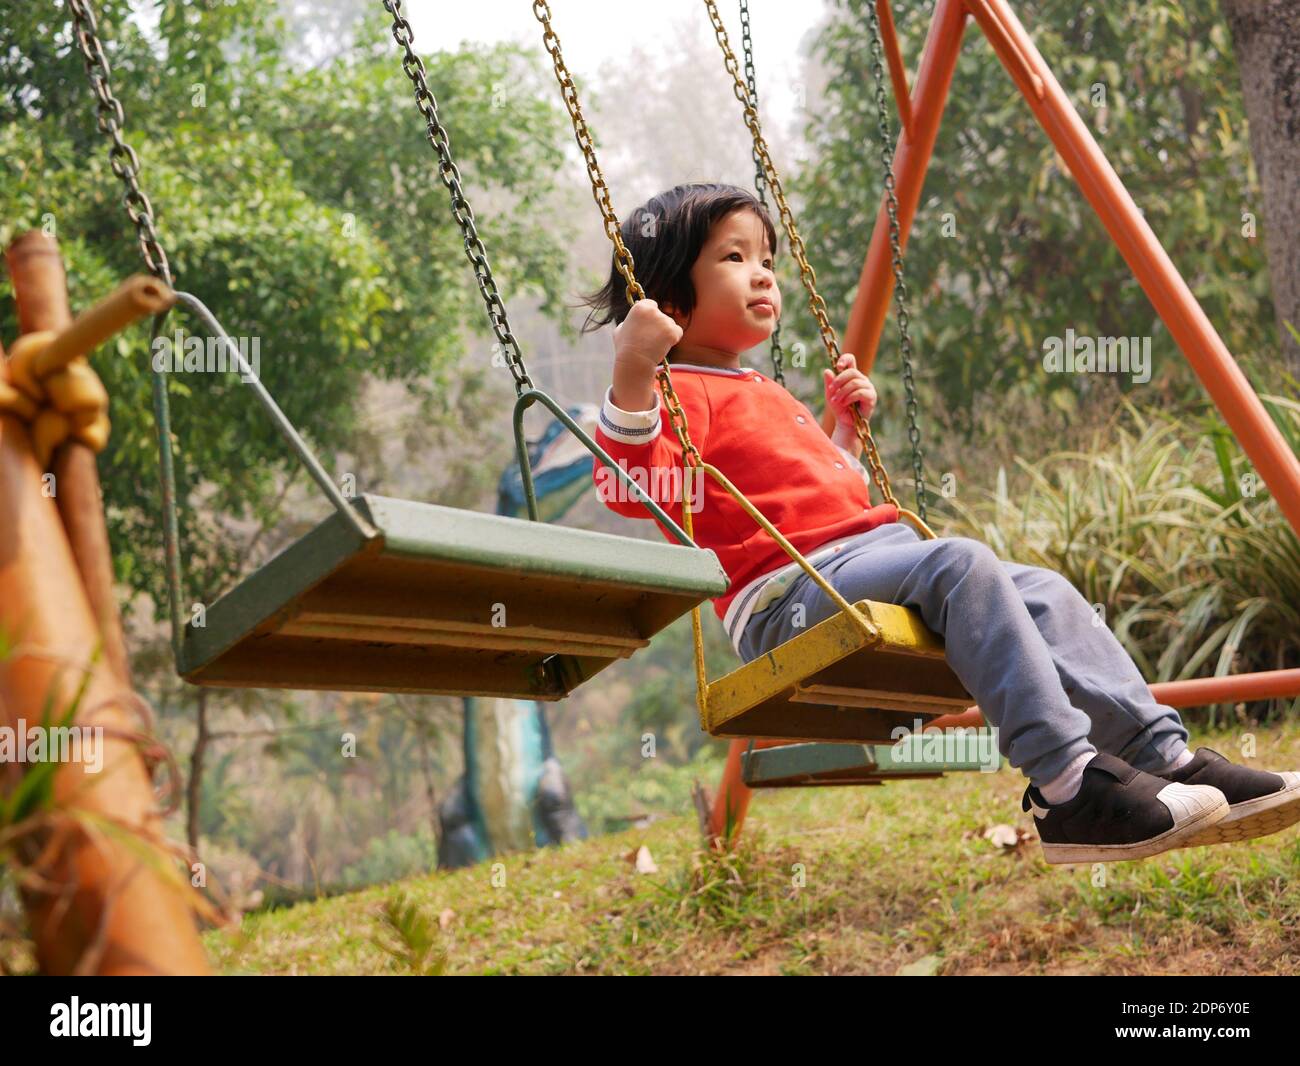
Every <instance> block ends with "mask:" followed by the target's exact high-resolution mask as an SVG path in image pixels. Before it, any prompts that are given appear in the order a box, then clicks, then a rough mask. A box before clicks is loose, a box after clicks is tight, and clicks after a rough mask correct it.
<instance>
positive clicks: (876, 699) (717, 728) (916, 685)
mask: <svg viewBox="0 0 1300 1066" xmlns="http://www.w3.org/2000/svg"><path fill="white" fill-rule="evenodd" d="M853 606H854V608H855V609H857V610H858V611H859V612H861V614H862V615H864V616H865V617H866V619H867V621H868V622H869V623H870V627H871V629H872V630H874V631H875V637H874V638H873V637H872V636H870V635H869V634H868V633H865V632H863V630H862V629H861V628H860V627H859V626H857V625H856V624H855V623H854V621H853V619H852V618H851V617H849V616H848V615H846V614H845V613H844V612H842V611H841V612H837V613H836V614H835V615H833V616H832V617H830V618H828V619H826V620H825V621H824V622H819V623H818V624H817V625H815V626H811V627H810V628H809V629H808V631H807V632H806V633H801V634H799V636H797V637H795V638H793V639H792V640H788V641H786V642H785V643H784V644H782V645H780V646H778V647H776V648H773V649H772V650H771V651H770V652H768V653H767V654H766V655H760V656H759V657H758V658H757V659H754V660H753V661H752V662H749V663H746V664H745V665H744V666H742V667H740V668H739V669H737V670H733V671H732V672H731V673H730V674H727V675H726V676H725V677H722V678H719V679H718V680H717V681H714V682H711V683H710V684H709V685H708V689H707V697H706V699H705V701H704V714H703V720H702V724H703V726H704V729H705V730H706V731H707V732H708V733H709V734H710V735H712V736H715V737H775V738H784V739H790V740H823V741H857V742H861V743H890V742H892V741H893V740H895V739H897V738H896V737H895V736H893V735H892V734H891V731H892V730H894V729H896V728H899V727H906V728H907V730H908V731H909V732H911V731H913V729H914V728H915V719H916V718H917V717H921V718H933V717H937V716H939V715H944V714H954V713H960V712H961V711H964V710H965V709H966V708H967V707H970V706H971V705H972V704H973V703H974V702H975V701H974V699H973V698H972V697H971V695H970V694H969V693H968V692H967V691H966V689H965V688H964V687H963V685H962V683H961V682H960V681H959V680H958V679H957V676H956V675H955V674H954V673H953V672H952V669H951V667H949V666H948V663H947V661H946V660H945V659H944V645H943V639H942V638H941V637H939V636H937V635H936V634H935V633H933V632H932V631H931V630H930V629H929V628H927V627H926V625H925V623H924V622H922V621H921V617H920V615H918V614H917V613H916V611H914V610H912V609H910V608H907V607H900V606H898V605H897V604H893V603H877V602H875V601H872V600H858V601H857V602H856V603H855V604H854V605H853Z"/></svg>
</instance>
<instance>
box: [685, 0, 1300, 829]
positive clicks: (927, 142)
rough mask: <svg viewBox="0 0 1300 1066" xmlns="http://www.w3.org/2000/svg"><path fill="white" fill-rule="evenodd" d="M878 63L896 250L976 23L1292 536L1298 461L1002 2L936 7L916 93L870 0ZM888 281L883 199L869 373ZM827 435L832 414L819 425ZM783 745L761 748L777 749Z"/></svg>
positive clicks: (731, 789) (865, 269)
mask: <svg viewBox="0 0 1300 1066" xmlns="http://www.w3.org/2000/svg"><path fill="white" fill-rule="evenodd" d="M876 10H877V12H878V13H879V16H880V23H881V30H882V33H883V37H884V46H885V55H886V59H887V61H888V64H889V73H890V77H891V79H892V81H893V84H894V92H895V96H896V98H897V100H898V106H899V117H900V120H901V121H900V127H901V128H900V131H899V136H898V145H897V148H896V150H895V153H894V180H895V195H896V197H897V200H898V222H899V229H900V238H901V241H902V245H903V247H904V248H906V246H907V238H908V235H909V233H910V232H911V228H912V220H913V218H914V217H915V214H916V206H917V204H918V202H919V201H920V198H921V187H922V185H923V184H924V182H925V173H926V170H927V169H928V167H929V164H930V156H931V153H932V152H933V150H934V142H935V137H936V136H937V134H938V132H939V122H940V120H941V119H942V117H943V109H944V105H945V104H946V102H947V98H948V88H949V86H950V84H951V83H952V76H953V71H954V69H955V68H956V65H957V56H958V54H959V52H960V50H961V44H962V37H963V35H964V33H965V31H966V24H967V20H968V19H972V18H973V19H974V20H975V22H976V23H977V24H978V25H979V28H980V29H981V30H982V31H983V32H984V35H985V37H987V38H988V40H989V43H990V44H991V45H992V46H993V50H994V52H995V53H996V54H997V56H998V58H999V59H1000V60H1001V61H1002V64H1003V66H1005V67H1006V68H1007V72H1008V73H1009V74H1010V75H1011V79H1012V81H1014V82H1015V84H1016V87H1017V88H1018V89H1019V90H1020V92H1021V93H1022V94H1023V95H1024V97H1025V99H1026V100H1027V101H1028V103H1029V107H1030V109H1031V110H1032V111H1033V113H1034V117H1035V118H1037V119H1038V121H1039V124H1040V125H1042V127H1043V129H1044V131H1045V132H1046V133H1047V136H1048V137H1049V138H1050V139H1051V141H1052V144H1053V145H1054V146H1055V147H1056V150H1057V152H1058V153H1060V156H1061V158H1062V159H1063V160H1065V163H1066V165H1067V166H1068V167H1069V169H1070V173H1071V174H1073V175H1074V178H1075V180H1076V181H1077V182H1078V183H1079V186H1080V188H1081V189H1082V190H1083V194H1084V196H1085V197H1087V199H1088V202H1089V203H1090V204H1092V207H1093V210H1095V211H1096V212H1097V215H1098V217H1099V218H1100V219H1101V221H1102V223H1103V225H1105V227H1106V231H1107V232H1108V233H1109V234H1110V236H1111V239H1112V240H1113V241H1114V242H1115V244H1116V246H1117V247H1118V248H1119V250H1120V252H1121V253H1122V254H1123V256H1124V259H1125V261H1126V262H1127V263H1128V265H1129V267H1130V269H1131V270H1132V271H1133V274H1134V276H1135V277H1136V278H1137V280H1138V282H1139V283H1140V284H1141V285H1142V288H1143V290H1144V291H1145V292H1146V294H1147V296H1148V297H1149V298H1150V300H1151V303H1152V304H1153V305H1154V306H1155V309H1156V311H1157V312H1158V313H1159V315H1160V317H1161V319H1162V320H1163V321H1164V323H1165V326H1166V327H1167V328H1168V330H1169V332H1170V334H1171V335H1172V336H1173V338H1174V340H1175V341H1176V342H1177V344H1178V347H1179V348H1180V349H1181V351H1182V352H1183V355H1184V356H1185V357H1186V359H1187V361H1188V362H1189V363H1190V364H1191V366H1192V369H1193V370H1194V371H1195V372H1196V375H1197V377H1199V378H1200V379H1201V381H1202V383H1203V384H1204V385H1205V388H1206V391H1207V392H1209V394H1210V397H1211V398H1212V399H1213V400H1214V402H1215V404H1216V406H1217V407H1218V409H1219V411H1220V412H1221V413H1222V415H1223V418H1224V421H1225V422H1227V424H1228V427H1229V428H1230V429H1231V430H1232V432H1233V434H1234V435H1235V436H1236V438H1237V440H1238V441H1239V442H1240V443H1241V446H1242V448H1243V449H1244V450H1245V452H1246V454H1247V456H1249V458H1250V460H1251V462H1252V463H1253V464H1254V466H1255V469H1256V470H1257V471H1258V472H1259V474H1260V476H1261V477H1262V478H1263V480H1264V483H1265V484H1266V485H1267V486H1268V488H1269V491H1270V492H1271V493H1272V495H1273V497H1274V499H1276V500H1277V503H1278V506H1279V507H1280V508H1281V510H1282V514H1283V515H1284V516H1285V517H1286V519H1287V521H1288V522H1289V523H1290V524H1291V528H1292V529H1294V530H1298V531H1300V460H1297V459H1296V456H1295V455H1294V454H1293V453H1292V452H1291V449H1290V448H1289V447H1288V446H1287V443H1286V439H1285V438H1284V437H1283V436H1282V434H1281V432H1280V431H1279V430H1278V428H1277V427H1276V426H1275V425H1274V424H1273V421H1272V419H1271V418H1269V416H1268V412H1267V411H1266V410H1265V409H1264V406H1263V404H1262V403H1260V401H1259V397H1257V396H1256V395H1255V391H1254V389H1253V388H1251V385H1250V382H1249V381H1248V380H1247V379H1246V376H1245V374H1243V373H1242V372H1241V368H1240V367H1238V365H1237V363H1236V361H1235V360H1234V359H1233V357H1232V355H1231V353H1230V352H1229V351H1228V349H1227V347H1226V346H1225V345H1224V343H1223V340H1222V339H1221V338H1220V337H1219V335H1218V333H1217V332H1216V331H1215V329H1214V326H1213V325H1211V324H1210V320H1209V319H1208V318H1207V317H1206V315H1205V312H1204V311H1203V310H1202V309H1201V306H1200V304H1198V303H1197V302H1196V297H1194V296H1193V295H1192V292H1191V290H1190V289H1189V288H1188V287H1187V283H1186V282H1185V281H1184V280H1183V278H1182V276H1181V275H1180V274H1179V273H1178V270H1177V269H1176V268H1175V267H1174V264H1173V263H1172V262H1171V261H1170V259H1169V256H1168V254H1167V253H1166V252H1165V250H1164V248H1163V247H1161V244H1160V241H1159V240H1158V239H1157V238H1156V235H1155V233H1153V232H1152V230H1151V227H1150V226H1149V225H1147V222H1146V219H1145V218H1143V216H1142V212H1141V211H1139V210H1138V207H1137V205H1136V204H1135V203H1134V202H1133V198H1132V197H1131V196H1130V195H1129V194H1128V190H1126V189H1125V188H1124V185H1123V183H1122V182H1121V181H1120V179H1119V176H1118V175H1117V174H1116V173H1115V170H1114V168H1113V167H1111V165H1110V163H1109V161H1107V159H1106V157H1105V155H1103V154H1102V150H1101V148H1100V147H1099V146H1098V144H1097V142H1096V141H1095V140H1094V139H1093V136H1092V134H1091V133H1090V132H1089V131H1088V128H1087V127H1086V126H1085V125H1084V124H1083V121H1082V120H1081V119H1080V118H1079V116H1078V114H1077V113H1076V112H1075V110H1074V107H1073V105H1072V104H1071V103H1070V100H1069V98H1068V97H1067V96H1066V94H1065V91H1064V90H1063V89H1062V88H1061V86H1060V84H1059V83H1058V82H1057V80H1056V78H1055V77H1054V76H1053V74H1052V72H1051V70H1050V69H1049V68H1048V66H1047V64H1046V63H1045V62H1044V60H1043V57H1042V56H1041V55H1040V54H1039V52H1038V49H1037V48H1035V47H1034V42H1033V41H1032V40H1031V39H1030V37H1029V34H1028V33H1026V32H1025V28H1024V27H1023V26H1022V25H1021V24H1020V20H1019V19H1018V18H1016V16H1015V14H1014V12H1012V10H1011V7H1010V5H1009V4H1008V3H1007V2H1006V0H937V2H936V5H935V11H934V15H933V18H932V20H931V23H930V30H929V33H928V34H927V36H926V43H925V49H924V54H923V55H922V57H921V63H920V68H919V70H918V72H917V77H916V86H915V92H910V91H909V90H908V86H907V75H906V73H905V70H904V67H903V60H902V54H901V52H900V50H899V46H898V38H897V35H896V33H895V31H894V21H893V15H892V13H891V12H890V10H889V3H888V0H877V2H876ZM893 290H894V277H893V269H892V263H891V250H890V247H889V216H888V213H887V210H886V206H885V202H884V199H883V197H882V200H881V205H880V210H879V212H878V213H877V215H876V224H875V229H874V230H873V232H872V235H871V245H870V247H869V248H868V250H867V255H866V260H865V262H864V263H863V266H862V275H861V277H860V279H859V283H858V294H857V298H856V299H855V300H854V302H853V307H852V309H851V310H850V312H849V321H848V326H847V328H846V329H845V331H844V342H843V345H842V348H843V350H844V351H846V352H853V353H855V354H856V357H857V362H858V367H859V368H860V369H861V370H862V371H863V372H864V373H868V372H870V370H871V367H872V365H873V363H874V362H875V357H876V351H877V348H878V347H879V344H880V335H881V331H882V330H883V328H884V324H885V315H886V312H887V311H888V309H889V303H890V301H891V300H892V298H893ZM822 424H823V426H824V428H825V429H826V432H827V433H830V431H831V430H832V429H833V428H834V413H833V412H831V411H829V410H828V411H827V412H826V413H825V414H824V416H823V422H822ZM1151 694H1152V695H1153V696H1154V697H1155V698H1156V699H1157V700H1158V701H1160V702H1161V703H1163V704H1166V705H1167V706H1173V707H1190V706H1196V705H1198V704H1205V703H1216V702H1219V701H1221V700H1256V699H1267V698H1271V697H1275V696H1295V695H1300V670H1274V671H1269V672H1265V673H1257V674H1243V675H1238V676H1235V677H1222V678H1198V679H1195V680H1191V681H1175V682H1169V683H1165V684H1157V685H1152V686H1151ZM982 722H983V718H982V717H981V716H980V714H979V708H978V707H972V708H971V709H970V710H969V711H967V712H966V713H965V714H962V715H950V716H947V717H945V718H941V719H935V720H934V721H933V722H932V723H931V725H932V726H935V727H940V728H942V727H944V726H950V725H955V724H964V725H972V724H974V725H978V724H982ZM783 743H786V742H785V741H781V740H767V741H757V742H756V746H757V747H775V746H779V745H781V744H783ZM745 745H746V741H743V740H733V741H732V743H731V750H730V752H729V754H728V757H727V763H726V768H725V770H724V771H723V777H722V782H721V786H720V788H719V790H718V795H717V797H716V798H715V800H714V803H713V809H712V812H711V820H710V830H711V832H712V833H713V835H714V838H715V840H721V838H722V836H723V833H724V831H725V826H726V821H727V814H728V810H730V813H731V819H732V823H733V827H734V828H733V831H732V832H733V839H734V837H735V836H738V835H739V833H740V828H741V826H742V825H743V824H744V819H745V813H746V811H747V809H748V807H749V800H750V797H751V795H752V790H751V789H749V788H748V787H746V786H745V784H744V783H743V782H742V781H741V777H740V756H741V754H742V752H743V751H744V750H745Z"/></svg>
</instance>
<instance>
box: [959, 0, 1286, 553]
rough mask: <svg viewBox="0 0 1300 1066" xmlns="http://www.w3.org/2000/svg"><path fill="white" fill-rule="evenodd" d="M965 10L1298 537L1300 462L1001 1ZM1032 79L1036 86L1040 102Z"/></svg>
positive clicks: (979, 1) (975, 1)
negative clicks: (1081, 191)
mask: <svg viewBox="0 0 1300 1066" xmlns="http://www.w3.org/2000/svg"><path fill="white" fill-rule="evenodd" d="M966 2H967V6H968V7H969V9H970V11H971V14H973V15H974V17H975V19H976V20H977V21H978V22H979V24H980V28H981V29H983V30H984V32H985V34H986V35H987V36H988V38H989V41H990V43H991V44H992V45H993V49H994V51H995V52H997V54H998V58H999V59H1001V60H1002V62H1003V64H1004V65H1005V66H1006V68H1007V70H1008V71H1009V72H1010V73H1011V76H1012V78H1013V79H1014V80H1015V82H1016V85H1017V87H1018V88H1019V89H1020V91H1021V92H1022V93H1024V95H1025V99H1026V100H1027V101H1028V102H1029V106H1030V108H1031V110H1032V111H1033V112H1034V117H1035V118H1037V119H1038V121H1039V123H1040V124H1041V125H1042V127H1043V129H1044V130H1045V131H1046V132H1047V135H1048V137H1049V138H1051V141H1052V144H1053V145H1055V147H1056V150H1057V151H1058V152H1059V153H1060V154H1061V157H1062V158H1063V159H1064V160H1065V163H1066V165H1067V166H1068V167H1069V168H1070V172H1071V173H1072V174H1073V175H1074V178H1075V180H1076V181H1077V182H1078V183H1079V186H1080V188H1081V189H1082V190H1083V194H1084V196H1086V197H1087V199H1088V202H1089V203H1090V204H1092V207H1093V209H1094V210H1095V211H1096V212H1097V215H1098V216H1099V217H1100V218H1101V221H1102V223H1103V224H1104V225H1105V227H1106V231H1107V232H1108V233H1109V234H1110V236H1111V239H1112V240H1113V241H1114V242H1115V244H1116V246H1117V247H1118V248H1119V250H1120V252H1121V254H1122V255H1123V256H1124V259H1125V261H1126V262H1127V263H1128V265H1129V267H1130V269H1131V270H1132V271H1133V274H1134V276H1135V277H1136V278H1137V280H1138V282H1139V283H1140V284H1141V286H1142V288H1143V291H1145V292H1146V294H1147V297H1148V298H1149V299H1150V300H1151V303H1152V305H1153V306H1154V307H1155V309H1156V312H1157V313H1158V314H1159V315H1160V318H1161V319H1162V320H1163V321H1164V323H1165V326H1166V327H1167V328H1168V329H1169V332H1170V334H1171V335H1172V336H1173V338H1174V340H1175V341H1176V342H1177V344H1178V347H1179V348H1180V349H1181V350H1182V352H1183V355H1184V356H1185V357H1186V359H1187V361H1188V362H1189V363H1190V364H1191V366H1192V369H1193V370H1194V371H1195V372H1196V376H1197V377H1199V378H1200V379H1201V382H1202V384H1203V385H1204V386H1205V388H1206V391H1207V392H1209V394H1210V397H1211V398H1212V399H1213V400H1214V402H1215V404H1216V406H1217V407H1218V409H1219V412H1220V413H1221V414H1222V415H1223V419H1224V421H1225V422H1227V424H1228V426H1229V427H1230V428H1231V430H1232V432H1233V434H1234V435H1235V436H1236V438H1237V440H1238V441H1239V442H1240V444H1241V446H1242V448H1243V450H1244V451H1245V452H1246V454H1247V455H1248V456H1249V457H1250V461H1251V462H1252V463H1253V464H1254V465H1255V469H1256V470H1258V471H1259V475H1260V477H1261V478H1263V479H1264V483H1265V484H1266V485H1268V487H1269V491H1270V492H1272V494H1273V497H1274V499H1276V500H1277V504H1278V507H1279V508H1280V509H1281V511H1282V513H1283V514H1284V515H1285V516H1286V519H1287V521H1288V522H1289V523H1290V524H1291V528H1292V529H1293V530H1295V531H1297V533H1300V459H1297V458H1296V456H1295V454H1294V453H1293V452H1292V451H1291V449H1290V447H1289V446H1288V445H1287V442H1286V438H1285V437H1283V436H1282V433H1281V431H1280V430H1279V429H1278V428H1277V426H1275V425H1274V424H1273V420H1272V419H1271V418H1270V417H1269V415H1268V412H1267V411H1266V410H1265V409H1264V405H1263V404H1262V403H1260V401H1259V397H1258V396H1256V395H1255V390H1254V389H1253V388H1252V387H1251V384H1250V382H1249V381H1248V380H1247V378H1246V375H1245V374H1243V373H1242V371H1241V368H1240V367H1239V366H1238V365H1237V362H1236V360H1235V359H1233V357H1232V354H1231V353H1230V352H1229V351H1228V349H1227V347H1226V346H1225V345H1224V343H1223V340H1222V339H1221V338H1220V337H1219V335H1218V333H1217V332H1215V329H1214V326H1213V325H1211V323H1210V320H1209V319H1208V318H1207V317H1206V315H1205V312H1204V311H1203V310H1201V305H1200V304H1199V303H1197V302H1196V297H1195V296H1193V295H1192V291H1191V289H1189V288H1188V287H1187V283H1186V282H1185V281H1184V280H1183V278H1182V275H1181V274H1179V273H1178V270H1177V268H1176V267H1175V266H1174V264H1173V262H1172V261H1171V260H1170V258H1169V256H1168V254H1167V253H1166V252H1165V250H1164V248H1163V247H1161V244H1160V241H1159V240H1158V239H1157V238H1156V235H1155V233H1153V232H1152V230H1151V227H1150V226H1149V225H1147V221H1146V219H1145V218H1143V217H1142V212H1141V211H1139V210H1138V207H1137V205H1136V204H1135V203H1134V202H1133V198H1132V197H1131V196H1130V195H1129V194H1128V190H1127V189H1125V188H1124V185H1123V183H1122V182H1121V181H1120V180H1119V176H1118V175H1117V174H1116V173H1115V170H1114V168H1113V167H1112V166H1111V165H1110V162H1109V161H1108V160H1107V159H1106V156H1105V155H1104V154H1103V153H1102V150H1101V148H1100V147H1099V146H1098V144H1097V142H1096V141H1095V140H1094V139H1093V136H1092V134H1091V133H1090V132H1089V131H1088V127H1087V126H1085V125H1084V124H1083V120H1082V119H1080V118H1079V116H1078V114H1077V113H1076V112H1075V110H1074V106H1073V105H1072V104H1071V103H1070V100H1069V97H1067V96H1066V95H1065V92H1064V90H1063V89H1062V88H1061V86H1060V84H1059V83H1058V82H1057V80H1056V78H1055V77H1054V76H1053V74H1052V72H1051V70H1050V69H1049V68H1048V66H1047V64H1046V63H1045V62H1044V60H1043V57H1042V56H1041V55H1040V54H1039V52H1038V49H1037V48H1035V47H1034V42H1033V41H1032V40H1031V39H1030V37H1029V34H1027V33H1026V32H1025V29H1024V27H1023V26H1022V25H1021V24H1020V21H1019V19H1017V18H1016V16H1015V14H1014V13H1013V12H1012V10H1011V8H1010V6H1009V5H1008V4H1007V3H1006V0H966ZM1035 79H1038V80H1041V83H1042V90H1043V91H1042V95H1041V97H1040V96H1039V94H1038V92H1037V81H1036V80H1035Z"/></svg>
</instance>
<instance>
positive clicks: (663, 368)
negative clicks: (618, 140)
mask: <svg viewBox="0 0 1300 1066" xmlns="http://www.w3.org/2000/svg"><path fill="white" fill-rule="evenodd" d="M533 16H534V17H535V18H536V19H537V21H538V22H540V23H541V24H542V29H543V34H542V44H543V46H544V47H545V48H546V51H547V52H548V53H549V54H550V57H551V62H552V65H553V66H554V68H555V77H556V80H557V81H558V82H559V83H560V92H561V95H562V96H563V97H564V106H565V107H566V108H567V109H568V112H569V118H570V120H571V121H572V123H573V133H574V137H575V138H576V140H577V142H578V148H579V149H580V150H581V152H582V156H583V159H584V160H585V161H586V164H587V178H588V180H589V181H590V182H591V194H592V196H594V197H595V200H596V206H597V207H598V208H600V214H601V217H602V218H603V219H604V220H605V235H606V236H607V237H608V238H609V239H610V242H611V243H612V244H613V245H614V264H615V267H616V268H617V269H618V272H619V273H620V274H622V275H623V277H624V279H625V280H626V281H627V290H626V293H627V302H628V304H629V305H631V304H633V303H635V302H636V301H637V300H641V299H644V298H645V290H644V289H642V288H641V284H640V282H638V281H637V280H636V272H635V270H636V265H635V263H634V262H633V261H632V253H631V252H629V251H628V250H627V245H625V244H624V243H623V235H622V233H621V232H620V230H619V222H618V216H617V215H616V214H615V213H614V207H613V204H612V203H611V202H610V198H609V187H608V186H607V185H606V184H605V177H604V175H603V174H602V173H601V170H600V163H599V162H598V161H597V159H596V148H595V145H594V144H593V142H592V136H591V130H590V129H589V128H588V127H587V120H586V119H585V118H584V117H583V114H582V106H581V104H580V103H579V102H578V89H577V87H576V86H575V85H574V84H573V77H572V75H570V73H569V68H568V67H567V66H566V65H565V62H564V56H563V55H562V54H561V52H560V38H559V36H558V35H557V34H556V32H555V30H554V29H553V28H552V27H551V6H550V4H549V3H547V0H534V2H533ZM655 378H656V380H657V381H658V382H659V386H660V388H661V389H662V391H663V398H664V406H665V407H667V408H668V420H669V423H670V424H671V425H672V427H673V432H674V433H675V434H676V435H677V440H678V442H679V443H680V444H681V448H682V460H683V462H684V463H685V464H687V465H689V466H691V467H701V466H702V465H703V463H704V458H703V457H702V456H701V455H700V452H699V449H698V448H696V447H695V443H694V442H693V441H692V440H691V436H690V430H689V429H688V427H687V423H686V412H685V411H684V410H682V405H681V401H680V400H678V398H677V392H676V390H675V389H674V388H673V379H672V374H671V373H670V372H669V370H668V363H667V361H665V362H662V363H660V364H659V365H658V367H657V368H656V369H655ZM682 492H683V497H684V498H685V496H686V494H687V492H688V489H687V486H686V484H683V486H682ZM682 510H683V516H684V520H685V522H686V532H687V534H688V535H693V533H692V530H691V525H690V521H691V519H690V512H691V508H690V507H687V506H685V504H683V508H682Z"/></svg>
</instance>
